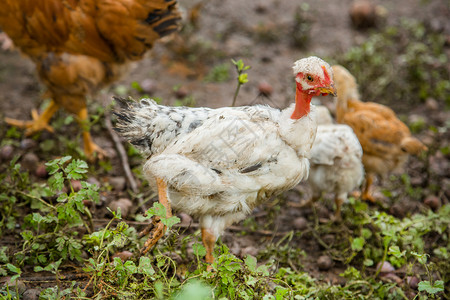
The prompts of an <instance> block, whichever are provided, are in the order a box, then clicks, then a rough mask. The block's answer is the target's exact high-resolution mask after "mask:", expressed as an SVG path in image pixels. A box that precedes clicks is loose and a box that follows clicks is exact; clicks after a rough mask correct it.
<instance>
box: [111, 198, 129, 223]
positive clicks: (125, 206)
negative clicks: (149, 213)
mask: <svg viewBox="0 0 450 300" xmlns="http://www.w3.org/2000/svg"><path fill="white" fill-rule="evenodd" d="M132 206H133V202H131V200H130V199H128V198H120V199H119V200H117V201H112V202H111V203H110V204H109V205H108V207H109V208H110V209H111V210H112V211H117V210H118V209H119V207H120V211H121V214H122V217H123V218H126V217H127V216H128V213H129V212H130V209H131V207H132Z"/></svg>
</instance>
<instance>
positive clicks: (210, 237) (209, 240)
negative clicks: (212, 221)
mask: <svg viewBox="0 0 450 300" xmlns="http://www.w3.org/2000/svg"><path fill="white" fill-rule="evenodd" d="M202 242H203V245H204V246H205V249H206V255H205V261H206V263H207V264H208V266H207V268H206V269H207V270H208V271H211V270H212V266H211V264H212V263H213V262H214V256H213V251H214V245H215V244H216V237H215V236H214V234H212V233H211V232H210V231H209V230H208V229H206V228H202Z"/></svg>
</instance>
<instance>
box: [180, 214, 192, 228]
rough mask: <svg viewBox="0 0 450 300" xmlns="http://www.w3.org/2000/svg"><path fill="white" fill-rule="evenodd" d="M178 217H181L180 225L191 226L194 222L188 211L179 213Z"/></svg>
mask: <svg viewBox="0 0 450 300" xmlns="http://www.w3.org/2000/svg"><path fill="white" fill-rule="evenodd" d="M178 217H179V218H180V225H182V226H189V225H191V224H192V217H191V216H190V215H188V214H186V213H183V212H182V213H179V214H178Z"/></svg>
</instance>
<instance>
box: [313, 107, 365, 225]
mask: <svg viewBox="0 0 450 300" xmlns="http://www.w3.org/2000/svg"><path fill="white" fill-rule="evenodd" d="M317 116H318V118H317V123H318V124H319V125H318V127H317V134H316V139H315V141H314V144H313V147H312V149H311V169H310V173H309V177H308V183H309V184H310V186H311V188H312V191H313V197H312V199H311V200H312V201H315V200H317V199H319V198H320V197H321V196H322V193H324V192H328V193H334V195H335V198H334V202H335V204H336V211H335V218H336V219H340V218H341V205H342V203H344V202H345V201H346V200H347V196H348V193H349V192H351V191H352V190H353V189H355V188H356V187H358V186H360V185H361V182H362V180H363V178H364V166H363V164H362V155H363V151H362V148H361V144H360V143H359V140H358V138H357V137H356V135H355V133H354V132H353V130H352V128H351V127H350V126H347V125H343V124H332V123H331V120H332V119H331V116H330V113H329V111H328V109H327V108H325V107H320V106H319V107H318V114H317Z"/></svg>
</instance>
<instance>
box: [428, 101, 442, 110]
mask: <svg viewBox="0 0 450 300" xmlns="http://www.w3.org/2000/svg"><path fill="white" fill-rule="evenodd" d="M425 106H426V107H427V108H428V109H431V110H438V109H439V103H438V102H437V101H436V100H435V99H433V98H428V99H427V100H426V101H425Z"/></svg>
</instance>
